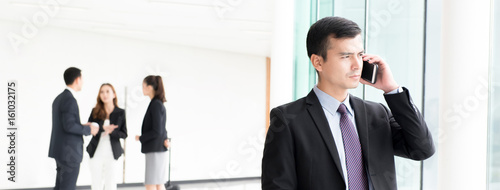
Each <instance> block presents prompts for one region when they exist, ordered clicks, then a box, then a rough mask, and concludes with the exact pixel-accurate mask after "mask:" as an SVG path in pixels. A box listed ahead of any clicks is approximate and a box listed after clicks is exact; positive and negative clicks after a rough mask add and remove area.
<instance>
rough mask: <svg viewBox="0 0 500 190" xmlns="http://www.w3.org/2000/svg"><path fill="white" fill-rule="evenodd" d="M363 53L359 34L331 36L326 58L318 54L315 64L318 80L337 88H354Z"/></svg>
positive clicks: (356, 84) (361, 65)
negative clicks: (339, 36)
mask: <svg viewBox="0 0 500 190" xmlns="http://www.w3.org/2000/svg"><path fill="white" fill-rule="evenodd" d="M363 53H364V49H363V43H362V42H361V35H358V36H356V37H354V38H341V39H336V38H333V37H331V38H330V44H329V48H328V51H327V58H326V60H324V59H322V58H321V56H319V58H318V59H320V60H319V62H318V66H315V68H316V70H318V73H319V78H320V81H319V82H320V83H323V85H326V86H328V87H329V88H333V89H339V90H346V89H352V88H356V87H357V86H358V84H359V79H360V77H361V70H362V67H363V60H362V58H361V56H362V55H363ZM313 65H314V64H313Z"/></svg>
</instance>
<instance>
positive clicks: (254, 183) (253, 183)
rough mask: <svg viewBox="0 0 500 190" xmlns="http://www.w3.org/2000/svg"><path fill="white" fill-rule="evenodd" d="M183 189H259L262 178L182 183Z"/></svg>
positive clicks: (134, 189) (141, 189) (136, 189)
mask: <svg viewBox="0 0 500 190" xmlns="http://www.w3.org/2000/svg"><path fill="white" fill-rule="evenodd" d="M179 187H180V189H181V190H259V189H261V188H260V179H252V180H244V181H235V182H220V183H217V182H209V183H194V184H181V185H179ZM118 189H119V190H144V189H145V188H144V187H121V188H118Z"/></svg>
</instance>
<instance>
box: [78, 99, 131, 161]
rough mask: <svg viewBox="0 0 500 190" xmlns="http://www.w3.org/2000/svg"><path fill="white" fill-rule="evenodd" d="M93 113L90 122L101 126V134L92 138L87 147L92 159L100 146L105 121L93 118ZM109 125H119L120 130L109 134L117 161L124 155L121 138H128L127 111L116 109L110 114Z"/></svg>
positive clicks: (117, 129)
mask: <svg viewBox="0 0 500 190" xmlns="http://www.w3.org/2000/svg"><path fill="white" fill-rule="evenodd" d="M93 112H94V110H92V112H91V113H90V117H89V122H96V123H98V124H99V133H98V134H97V135H96V136H93V137H92V140H90V143H89V145H88V146H87V152H88V153H89V156H90V157H91V158H93V157H94V153H95V150H96V149H97V146H98V145H99V139H100V138H101V135H100V134H101V133H102V132H104V128H103V125H104V120H100V119H94V118H93V117H92V113H93ZM109 123H110V124H115V125H118V128H116V129H115V130H113V132H112V133H111V134H109V141H110V142H111V149H112V151H113V157H114V158H115V160H117V159H118V158H119V157H120V156H121V155H122V154H123V148H122V145H121V144H120V138H122V139H125V138H127V136H128V135H127V122H126V121H125V110H123V109H121V108H118V107H115V109H114V110H113V112H111V114H109Z"/></svg>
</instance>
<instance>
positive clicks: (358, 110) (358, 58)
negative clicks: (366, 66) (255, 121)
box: [262, 17, 435, 190]
mask: <svg viewBox="0 0 500 190" xmlns="http://www.w3.org/2000/svg"><path fill="white" fill-rule="evenodd" d="M307 51H308V55H309V58H310V60H311V63H312V65H313V66H314V68H315V69H316V71H317V73H318V75H319V80H318V83H317V85H316V86H314V88H313V89H312V90H311V92H310V93H309V94H308V95H307V96H306V97H304V98H301V99H299V100H296V101H294V102H291V103H288V104H285V105H282V106H279V107H277V108H274V109H273V110H272V111H271V114H270V115H271V124H270V127H269V130H268V133H267V136H266V142H265V147H264V156H263V158H262V189H264V190H270V189H290V190H297V189H298V190H302V189H307V190H324V189H329V190H373V189H374V190H394V189H397V185H396V172H395V165H394V155H397V156H401V157H405V158H409V159H413V160H423V159H427V158H429V157H430V156H432V155H433V154H434V151H435V150H434V145H433V141H432V137H431V135H430V133H429V130H428V128H427V125H426V123H425V121H424V119H423V117H422V115H421V114H420V112H419V111H418V110H417V108H416V107H415V106H414V105H413V103H412V100H411V98H410V93H409V91H408V89H406V88H403V87H401V86H399V85H398V84H397V83H396V81H395V80H394V78H393V76H392V73H391V71H390V68H389V65H388V64H387V63H386V62H385V61H384V60H383V59H381V58H380V57H379V56H376V55H366V54H364V49H363V43H362V39H361V29H360V28H359V26H358V25H357V24H356V23H354V22H353V21H350V20H347V19H344V18H340V17H326V18H323V19H321V20H319V21H317V22H316V23H315V24H313V25H312V26H311V27H310V29H309V32H308V35H307ZM363 60H365V61H369V63H370V64H377V65H378V66H379V70H378V76H377V81H376V83H375V84H371V83H369V82H367V81H364V80H360V75H361V70H362V67H363ZM360 82H361V83H363V84H367V85H369V86H372V87H374V88H377V89H380V90H382V91H383V92H384V97H385V100H386V102H387V104H388V106H389V108H390V110H389V109H388V108H387V107H385V106H384V105H382V104H380V103H375V102H370V101H365V100H362V99H360V98H357V97H355V96H353V95H350V94H349V93H348V89H353V88H356V87H357V86H358V85H359V83H360Z"/></svg>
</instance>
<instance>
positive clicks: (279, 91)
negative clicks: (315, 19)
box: [270, 0, 305, 109]
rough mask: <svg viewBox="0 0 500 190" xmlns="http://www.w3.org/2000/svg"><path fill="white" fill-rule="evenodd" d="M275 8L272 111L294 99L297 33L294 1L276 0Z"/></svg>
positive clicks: (272, 56)
mask: <svg viewBox="0 0 500 190" xmlns="http://www.w3.org/2000/svg"><path fill="white" fill-rule="evenodd" d="M274 6H275V7H274V9H275V11H274V12H275V14H274V29H273V42H272V52H271V96H270V107H271V109H272V108H274V107H276V106H279V105H281V104H285V103H288V102H290V101H292V99H293V53H294V48H293V47H294V31H295V29H294V23H295V22H294V21H295V19H294V18H295V15H294V14H295V10H294V8H295V6H294V1H290V0H276V1H275V5H274ZM304 40H305V39H304ZM304 53H305V52H304Z"/></svg>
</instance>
